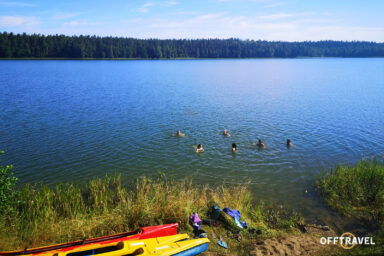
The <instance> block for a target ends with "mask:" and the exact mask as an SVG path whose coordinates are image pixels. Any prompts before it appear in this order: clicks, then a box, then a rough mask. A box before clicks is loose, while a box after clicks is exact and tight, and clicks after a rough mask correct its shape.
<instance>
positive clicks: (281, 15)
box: [259, 13, 295, 20]
mask: <svg viewBox="0 0 384 256" xmlns="http://www.w3.org/2000/svg"><path fill="white" fill-rule="evenodd" d="M294 16H295V15H294V14H292V13H274V14H268V15H262V16H259V18H260V19H266V20H280V19H285V18H291V17H294Z"/></svg>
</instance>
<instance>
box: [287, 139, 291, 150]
mask: <svg viewBox="0 0 384 256" xmlns="http://www.w3.org/2000/svg"><path fill="white" fill-rule="evenodd" d="M286 145H287V148H289V147H290V146H292V143H291V140H290V139H287V144H286Z"/></svg>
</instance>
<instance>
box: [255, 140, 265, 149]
mask: <svg viewBox="0 0 384 256" xmlns="http://www.w3.org/2000/svg"><path fill="white" fill-rule="evenodd" d="M256 145H257V146H258V147H259V148H266V147H267V146H265V144H264V143H263V141H262V140H260V139H259V142H258V143H257V144H256Z"/></svg>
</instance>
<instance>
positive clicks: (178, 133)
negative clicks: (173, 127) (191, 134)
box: [176, 130, 185, 137]
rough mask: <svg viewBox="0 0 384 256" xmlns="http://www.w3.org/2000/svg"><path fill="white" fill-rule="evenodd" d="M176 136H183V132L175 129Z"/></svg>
mask: <svg viewBox="0 0 384 256" xmlns="http://www.w3.org/2000/svg"><path fill="white" fill-rule="evenodd" d="M176 136H179V137H184V136H185V134H184V133H181V131H180V130H177V132H176Z"/></svg>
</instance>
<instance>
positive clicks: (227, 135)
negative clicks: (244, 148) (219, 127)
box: [223, 129, 231, 137]
mask: <svg viewBox="0 0 384 256" xmlns="http://www.w3.org/2000/svg"><path fill="white" fill-rule="evenodd" d="M223 135H224V136H226V137H231V134H229V133H228V131H227V129H224V131H223Z"/></svg>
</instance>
